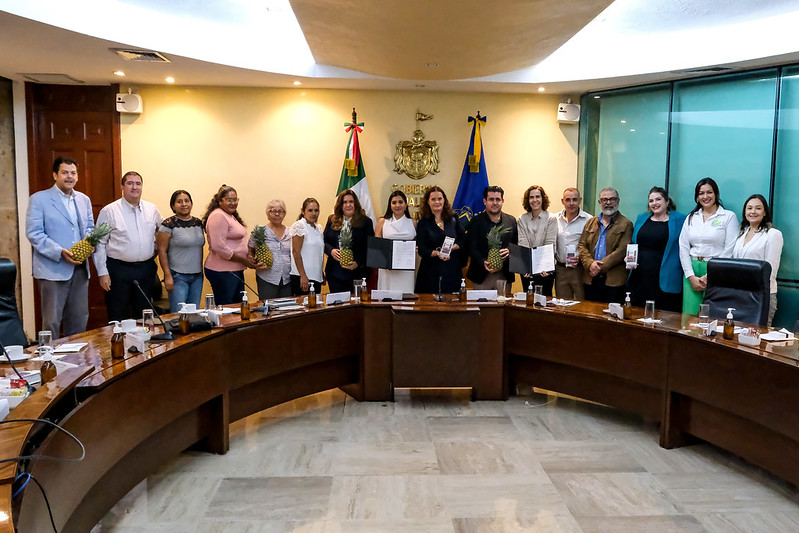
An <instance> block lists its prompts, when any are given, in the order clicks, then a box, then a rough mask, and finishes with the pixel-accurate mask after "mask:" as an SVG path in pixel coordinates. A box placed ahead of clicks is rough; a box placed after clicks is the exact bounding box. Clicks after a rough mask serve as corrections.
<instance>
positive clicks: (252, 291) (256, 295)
mask: <svg viewBox="0 0 799 533" xmlns="http://www.w3.org/2000/svg"><path fill="white" fill-rule="evenodd" d="M228 272H230V273H231V274H233V275H234V276H236V279H237V280H239V281H240V282H242V283H243V284H244V286H245V287H247V288H248V289H250V292H251V293H253V294H254V295H255V298H256V300H260V299H261V296H260V295H259V294H258V291H256V290H254V289H253V288H252V287H250V286H249V285H247V282H246V281H244V277H243V276H239V274H238V272H233V271H232V270H229V271H228Z"/></svg>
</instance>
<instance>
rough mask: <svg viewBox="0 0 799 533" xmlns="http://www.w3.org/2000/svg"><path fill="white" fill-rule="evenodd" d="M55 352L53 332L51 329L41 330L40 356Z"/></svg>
mask: <svg viewBox="0 0 799 533" xmlns="http://www.w3.org/2000/svg"><path fill="white" fill-rule="evenodd" d="M52 354H53V333H52V332H51V331H50V330H47V329H45V330H42V331H40V332H39V357H45V356H49V355H52Z"/></svg>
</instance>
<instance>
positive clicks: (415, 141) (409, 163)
mask: <svg viewBox="0 0 799 533" xmlns="http://www.w3.org/2000/svg"><path fill="white" fill-rule="evenodd" d="M431 118H433V117H432V116H431V115H424V114H422V113H417V114H416V121H417V129H416V131H414V132H413V137H412V138H411V140H410V141H400V142H398V143H397V148H396V150H395V152H394V172H396V173H397V174H403V173H404V174H407V175H408V177H409V178H411V179H414V180H420V179H422V178H424V177H425V176H427V175H428V174H437V173H438V162H439V157H438V143H437V142H436V141H426V140H425V139H424V133H423V132H422V130H420V129H418V123H419V121H420V120H430V119H431Z"/></svg>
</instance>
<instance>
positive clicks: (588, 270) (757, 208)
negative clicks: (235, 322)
mask: <svg viewBox="0 0 799 533" xmlns="http://www.w3.org/2000/svg"><path fill="white" fill-rule="evenodd" d="M53 179H54V185H53V187H51V188H50V189H47V190H44V191H39V192H37V193H35V194H34V195H33V196H32V197H31V199H30V203H29V206H28V213H27V219H26V233H27V237H28V240H29V241H30V242H31V244H32V247H33V275H34V278H36V280H37V282H38V287H39V290H40V293H41V298H42V306H41V311H42V321H43V324H42V328H43V329H50V330H51V331H52V332H53V335H54V336H56V337H58V336H62V335H63V336H66V335H71V334H74V333H78V332H80V331H83V330H85V327H86V323H87V320H88V297H87V292H88V278H89V269H88V262H82V263H79V262H77V261H75V260H74V259H73V256H72V253H71V252H70V248H71V246H72V245H74V244H75V243H76V242H78V241H79V240H81V239H83V238H84V237H86V236H87V235H88V234H90V233H91V232H92V230H93V229H94V227H95V224H94V220H93V216H92V210H91V202H90V200H89V198H88V197H87V196H86V195H85V194H83V193H80V192H78V191H76V190H74V187H75V184H76V183H77V181H78V164H77V162H76V161H75V160H73V159H70V158H58V159H56V161H55V162H54V164H53ZM142 189H143V179H142V177H141V175H140V174H139V173H137V172H127V173H126V174H125V175H124V176H123V177H122V180H121V192H122V197H121V198H120V199H118V200H116V201H115V202H112V203H110V204H109V205H106V206H105V207H103V208H102V210H101V211H100V214H99V216H98V217H97V225H98V226H100V224H102V223H108V224H109V225H110V226H111V227H112V228H113V230H112V231H111V233H110V234H108V235H106V236H105V237H102V238H101V239H100V240H99V242H97V244H96V247H95V250H94V254H93V261H94V264H95V266H96V268H97V273H98V275H99V282H100V286H101V287H102V288H103V289H104V290H105V291H106V292H105V294H106V306H107V309H108V315H109V320H121V319H123V318H129V317H131V316H139V315H140V314H141V311H142V310H143V309H145V308H147V307H149V305H150V303H149V300H148V298H149V294H148V293H149V292H150V288H151V287H152V286H153V284H154V280H157V267H156V263H155V257H156V256H157V257H158V260H159V262H160V264H161V270H162V271H163V276H164V278H163V283H164V286H165V288H166V289H167V291H168V293H169V297H170V309H171V310H172V311H173V312H174V311H177V310H178V304H179V303H182V302H186V303H195V304H197V305H198V306H199V305H200V304H201V299H202V290H203V289H202V288H203V282H204V279H208V281H209V283H210V285H211V288H212V290H213V293H214V297H215V301H216V303H217V304H219V305H224V304H229V303H235V302H238V301H240V300H241V296H242V294H243V292H244V290H245V284H244V272H245V270H246V269H254V270H255V271H256V280H257V285H258V296H259V298H260V299H267V298H275V297H284V296H297V295H301V294H307V293H308V292H309V291H310V289H311V286H313V287H314V290H315V291H316V292H320V291H321V285H322V284H323V283H327V284H328V286H329V289H330V291H331V292H342V291H350V290H352V289H353V282H354V281H355V280H361V279H363V278H369V277H370V273H371V269H370V268H368V267H367V266H366V256H367V242H368V239H369V237H371V236H376V237H381V238H385V239H398V240H413V241H415V242H416V248H417V252H418V255H419V268H418V272H416V273H415V272H414V271H412V270H387V269H380V270H379V272H378V276H377V278H378V279H377V287H378V288H380V289H393V290H401V291H403V292H417V293H438V292H455V291H457V290H458V289H459V287H460V286H461V276H462V272H463V268H464V267H466V265H467V264H468V269H467V272H466V278H468V279H469V280H471V283H472V285H473V287H474V288H477V289H480V288H489V289H493V288H496V287H497V281H499V280H505V281H506V282H507V283H508V284H511V283H513V281H514V279H515V274H514V273H513V272H511V271H510V268H509V261H508V257H509V255H510V251H509V248H508V245H509V244H510V243H514V244H519V245H521V246H525V247H529V248H533V247H539V246H543V245H552V247H553V250H554V254H555V257H554V259H555V270H554V271H552V272H542V273H538V274H535V275H533V276H527V275H525V276H523V279H522V281H523V283H524V285H525V287H526V286H527V285H528V284H529V283H530V282H532V283H533V284H534V285H541V286H542V287H543V292H544V294H546V295H548V296H551V295H552V294H553V290H554V292H555V294H556V295H557V296H559V297H561V298H571V299H589V300H595V301H604V302H620V301H623V299H624V292H625V291H629V292H631V293H632V301H633V303H634V304H636V305H642V304H643V302H644V301H645V300H655V301H656V302H657V306H658V308H661V309H669V310H674V311H679V310H680V309H682V311H683V312H685V313H691V314H695V313H696V311H697V309H698V305H699V303H701V300H702V295H703V291H704V289H705V287H706V285H707V275H706V272H707V261H708V260H709V259H710V258H713V257H746V258H754V259H762V260H766V261H768V262H769V263H771V266H772V279H771V293H772V299H771V307H770V316H769V323H770V322H771V318H773V316H774V311H775V310H776V291H777V283H776V275H777V270H778V269H779V260H780V254H781V251H782V234H781V233H780V232H779V231H778V230H777V229H775V228H774V227H773V224H772V216H771V211H770V209H769V206H768V202H767V201H766V199H765V198H764V197H763V196H761V195H759V194H755V195H752V196H751V197H750V198H749V199H747V201H746V202H745V203H744V207H743V212H742V215H741V216H742V220H743V221H742V222H741V223H740V225H739V224H738V219H737V217H736V216H735V213H733V212H732V211H729V210H727V209H725V208H724V207H723V206H722V203H721V200H720V198H719V190H718V186H717V184H716V183H715V181H714V180H713V179H711V178H705V179H703V180H700V181H699V183H697V185H696V191H695V195H694V197H695V201H696V206H695V207H694V208H693V209H692V210H691V212H690V213H689V214H688V215H687V216H686V215H683V214H681V213H679V212H677V211H676V209H675V205H674V202H673V201H672V200H671V199H670V198H669V196H668V193H667V191H666V190H665V189H663V188H661V187H653V188H652V189H651V190H650V193H649V198H648V210H647V211H646V212H645V213H642V214H641V215H639V216H638V218H637V219H636V222H635V224H633V223H632V222H631V221H630V220H629V219H627V218H626V217H624V216H623V215H622V214H621V213H619V211H618V205H619V195H618V192H617V191H616V190H615V189H613V188H611V187H607V188H605V189H602V190H601V191H600V194H599V206H600V208H601V212H600V213H599V214H598V215H597V216H593V217H592V216H591V215H589V214H587V213H586V212H585V211H583V210H582V209H581V208H580V204H581V202H582V198H581V196H580V192H579V191H578V190H577V189H576V188H573V187H570V188H567V189H566V190H565V191H564V192H563V196H562V198H561V203H562V204H563V209H562V210H561V211H559V212H558V213H550V212H549V211H548V209H549V207H550V200H549V197H548V196H547V194H546V192H545V191H544V189H543V187H541V186H538V185H532V186H530V187H528V188H527V190H526V191H525V192H524V194H523V196H522V206H523V208H524V210H525V213H524V214H523V215H521V216H520V217H519V218H518V220H517V219H515V218H514V217H512V216H511V215H508V214H507V213H504V212H503V205H504V190H503V189H502V188H501V187H498V186H489V187H487V188H486V189H485V191H484V193H483V202H484V205H485V210H484V211H483V212H481V213H479V214H477V215H475V216H474V218H472V220H471V221H470V222H469V223H468V225H465V224H462V223H461V221H460V220H459V218H458V216H457V215H456V213H455V211H454V210H453V208H452V206H451V205H450V202H449V200H448V199H447V195H446V193H445V192H444V190H443V189H442V188H441V187H439V186H437V185H434V186H432V187H429V188H428V189H427V190H426V192H425V194H424V197H423V199H422V203H421V209H420V211H421V213H420V214H421V217H420V218H419V220H418V223H417V222H416V221H415V220H413V219H412V218H411V216H410V214H409V212H408V200H407V198H406V196H405V194H404V193H403V192H402V191H393V192H392V193H391V194H390V196H389V198H388V202H387V205H386V211H385V213H384V214H383V216H382V217H380V218H379V220H378V222H377V225H376V226H373V224H372V219H370V218H369V217H368V216H367V215H366V213H365V212H364V210H363V208H362V207H361V204H360V202H359V201H358V197H357V195H356V193H355V192H354V191H352V190H349V189H348V190H345V191H343V192H342V193H340V194H339V195H338V197H337V198H336V203H335V206H334V209H333V214H331V215H330V216H329V217H328V219H327V223H326V225H325V226H324V228H323V227H322V226H321V224H320V223H319V211H320V210H319V202H318V201H317V200H316V199H314V198H306V199H305V200H304V201H303V203H302V208H301V210H300V213H299V216H298V217H297V219H296V220H295V221H294V222H293V223H292V224H291V225H289V226H286V225H285V224H284V220H285V217H286V215H287V209H286V204H285V202H283V201H282V200H278V199H275V200H272V201H270V202H269V203H268V204H267V206H266V216H267V223H266V224H264V225H262V226H256V228H255V230H257V231H249V230H248V229H247V227H246V224H245V222H244V221H243V220H242V218H241V216H240V215H239V212H238V204H239V197H238V194H237V192H236V189H235V188H233V187H231V186H229V185H222V187H220V188H219V190H218V191H217V193H216V194H214V196H213V197H212V198H211V201H210V202H209V203H208V206H207V208H206V210H205V213H204V214H203V216H202V218H197V217H195V216H193V215H192V209H193V206H194V204H193V200H192V197H191V194H190V193H189V192H188V191H186V190H182V189H181V190H177V191H175V192H174V193H173V194H172V196H171V198H170V202H169V204H170V207H171V209H172V211H173V213H174V214H173V215H172V216H170V217H169V218H166V219H163V218H162V217H161V215H160V213H159V212H158V209H157V208H156V206H155V205H154V204H152V203H150V202H147V201H145V200H143V199H142V198H141V195H142ZM492 230H493V231H492ZM489 233H493V237H492V238H489ZM492 240H493V242H490V241H492ZM631 242H632V243H637V244H638V246H639V251H638V258H637V264H636V265H635V268H633V269H632V270H629V268H628V262H627V261H625V259H626V258H625V256H626V253H627V250H626V247H627V244H629V243H631ZM206 243H207V245H208V254H207V255H206V257H205V260H204V262H203V256H204V247H205V245H206ZM262 245H266V246H267V247H268V249H269V254H270V255H271V259H270V260H269V261H268V264H267V263H265V262H263V261H262V260H261V259H259V257H260V253H259V246H262ZM497 247H498V248H499V250H498V253H497V250H496V248H497ZM490 248H494V251H493V252H490V251H489V250H490ZM261 252H263V250H261ZM492 253H493V254H494V256H493V257H492ZM325 256H326V257H327V261H326V262H325Z"/></svg>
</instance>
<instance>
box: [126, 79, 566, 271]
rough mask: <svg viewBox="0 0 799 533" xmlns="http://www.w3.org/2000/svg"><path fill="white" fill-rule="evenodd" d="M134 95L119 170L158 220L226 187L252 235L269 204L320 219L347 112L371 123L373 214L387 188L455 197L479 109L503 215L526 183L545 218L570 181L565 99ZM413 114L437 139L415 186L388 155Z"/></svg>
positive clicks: (406, 135) (337, 165) (233, 92)
mask: <svg viewBox="0 0 799 533" xmlns="http://www.w3.org/2000/svg"><path fill="white" fill-rule="evenodd" d="M139 94H140V95H141V96H142V98H143V101H144V113H143V114H141V115H122V166H123V170H124V171H127V170H132V169H135V170H137V171H139V172H140V173H141V174H142V176H143V177H144V183H145V191H144V198H145V199H147V200H150V201H152V202H154V203H156V205H158V207H159V209H160V210H161V214H162V215H164V216H168V215H170V214H171V211H170V209H169V205H168V204H169V196H170V195H171V193H172V191H174V190H175V189H186V190H188V191H189V192H191V194H192V197H193V198H194V202H195V207H194V214H195V215H197V216H201V215H202V213H203V211H204V208H205V206H206V205H207V203H208V201H209V200H210V198H211V196H212V195H213V194H214V193H215V192H216V190H217V189H218V187H219V186H220V185H221V184H222V183H227V184H228V185H232V186H234V187H235V188H236V189H237V191H238V194H239V197H240V198H241V201H240V204H239V212H240V213H241V215H242V218H243V219H244V221H245V222H246V223H247V225H248V227H250V228H252V226H253V225H255V224H262V223H265V221H266V216H265V215H264V207H265V205H266V203H267V202H268V201H269V200H270V199H272V198H282V199H283V200H285V201H286V204H287V206H288V211H289V215H288V217H287V222H288V221H289V220H293V219H294V218H296V216H297V214H298V212H299V208H300V206H301V203H302V200H303V199H304V198H305V197H307V196H314V197H316V198H317V199H318V200H319V201H320V203H321V211H322V214H323V216H322V217H320V220H321V219H322V218H325V217H326V215H327V214H329V213H330V212H331V211H332V208H333V201H334V199H335V193H336V188H337V186H338V180H339V175H340V172H341V166H342V163H343V158H344V149H345V146H346V142H347V138H348V134H347V133H345V132H344V126H343V125H344V122H349V120H350V117H351V112H352V108H353V107H355V108H356V110H357V112H358V120H359V121H360V122H365V124H366V126H365V129H364V132H363V133H362V134H361V135H360V142H361V152H362V154H363V159H364V164H365V167H366V174H367V179H368V182H369V188H370V191H371V193H372V201H373V203H374V204H375V210H376V211H378V212H382V211H383V210H384V209H385V201H386V198H387V196H388V194H389V192H390V190H391V185H392V184H393V183H400V184H411V183H414V184H415V183H421V184H425V185H433V184H438V185H441V186H442V187H443V188H444V190H445V191H447V194H448V196H449V198H450V200H452V199H453V197H454V195H455V191H456V189H457V186H458V181H459V179H460V174H461V169H462V167H463V163H464V159H465V156H466V149H467V147H468V143H469V134H470V132H471V124H469V123H467V117H468V116H469V115H475V114H476V113H477V111H478V110H479V111H480V113H481V114H482V115H484V116H486V117H487V118H488V120H487V124H486V126H485V128H484V129H483V130H482V135H483V147H484V151H485V152H484V153H485V156H486V162H487V165H488V176H489V181H490V183H491V184H492V185H500V186H502V187H503V188H504V189H505V191H506V194H505V196H506V203H505V211H506V212H508V213H510V214H513V215H515V216H518V215H520V214H521V213H522V208H521V200H520V196H521V194H522V192H523V191H524V190H525V189H526V188H527V187H528V186H529V185H531V184H533V183H536V184H539V185H541V186H543V187H544V188H545V189H546V190H547V191H548V192H549V194H550V197H551V198H552V199H553V200H554V204H553V206H552V207H550V210H553V211H554V210H557V208H559V207H560V202H559V201H558V199H559V198H560V193H561V192H562V190H563V189H564V188H565V187H568V186H575V184H576V181H577V134H578V126H577V125H560V124H558V123H557V121H556V119H555V117H556V112H557V105H558V103H559V102H560V96H549V95H541V94H530V95H517V94H488V93H446V92H410V91H408V92H400V91H391V92H388V91H344V90H309V89H304V88H297V89H258V88H221V87H189V88H185V87H164V86H152V87H142V88H140V91H139ZM417 110H418V111H421V112H423V113H427V114H432V115H434V119H433V120H430V121H426V122H423V123H421V129H422V130H423V131H424V133H425V137H426V139H427V140H435V141H438V144H439V153H440V156H441V163H440V169H441V171H440V172H439V174H437V175H434V176H427V177H425V178H424V179H422V180H418V181H415V180H411V179H410V178H408V177H407V176H405V175H399V174H396V173H395V172H393V168H394V161H393V153H394V146H395V145H396V143H397V142H398V141H401V140H407V139H410V137H411V134H412V133H413V130H414V129H416V122H415V114H416V112H417ZM322 222H323V221H322ZM323 223H324V222H323ZM248 280H252V276H251V273H250V275H249V276H248ZM248 282H249V281H248Z"/></svg>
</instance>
